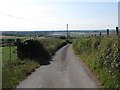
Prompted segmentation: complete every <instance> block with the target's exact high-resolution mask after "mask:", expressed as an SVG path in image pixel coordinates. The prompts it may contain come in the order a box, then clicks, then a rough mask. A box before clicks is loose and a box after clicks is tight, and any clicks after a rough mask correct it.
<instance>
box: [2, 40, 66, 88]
mask: <svg viewBox="0 0 120 90" xmlns="http://www.w3.org/2000/svg"><path fill="white" fill-rule="evenodd" d="M39 41H40V42H41V43H42V44H43V45H44V47H45V49H46V50H47V52H49V54H50V55H53V54H54V53H55V51H56V50H58V49H59V48H60V47H62V46H64V45H66V43H65V40H61V39H54V38H49V39H47V38H46V39H41V40H39ZM1 48H2V88H14V87H15V86H16V85H17V84H18V83H19V82H20V81H21V80H23V79H25V78H26V77H27V76H28V75H29V74H31V72H33V71H35V68H37V67H39V66H40V63H38V62H37V61H36V60H34V59H32V60H31V59H29V58H25V59H24V60H21V59H20V58H18V57H17V47H16V46H12V48H11V60H10V47H9V46H5V47H1ZM40 53H42V51H40ZM43 57H45V56H43Z"/></svg>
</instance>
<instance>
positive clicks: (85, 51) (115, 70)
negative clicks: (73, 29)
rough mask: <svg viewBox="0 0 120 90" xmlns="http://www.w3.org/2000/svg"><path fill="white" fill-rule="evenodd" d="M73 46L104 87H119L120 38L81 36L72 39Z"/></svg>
mask: <svg viewBox="0 0 120 90" xmlns="http://www.w3.org/2000/svg"><path fill="white" fill-rule="evenodd" d="M73 48H74V50H75V52H76V54H78V55H79V56H80V57H81V58H82V59H83V61H84V62H85V63H86V64H87V65H88V66H89V67H90V68H91V69H92V70H93V71H94V73H96V75H97V78H98V79H99V80H100V82H101V85H102V86H104V87H105V88H114V89H118V88H120V38H119V36H109V37H81V38H76V39H75V40H74V41H73Z"/></svg>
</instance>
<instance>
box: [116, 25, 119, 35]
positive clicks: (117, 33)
mask: <svg viewBox="0 0 120 90" xmlns="http://www.w3.org/2000/svg"><path fill="white" fill-rule="evenodd" d="M116 35H119V29H118V27H116Z"/></svg>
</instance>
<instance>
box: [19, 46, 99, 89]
mask: <svg viewBox="0 0 120 90" xmlns="http://www.w3.org/2000/svg"><path fill="white" fill-rule="evenodd" d="M92 77H93V76H92V75H91V74H89V72H88V70H86V68H85V66H84V65H83V63H82V62H81V61H80V60H79V61H78V59H77V57H76V56H75V55H74V53H73V51H72V45H66V46H65V47H63V48H62V49H60V50H59V51H57V52H56V54H55V56H54V57H53V61H51V64H49V65H45V66H41V67H40V68H38V69H36V71H35V72H34V73H32V74H31V75H30V76H28V78H27V79H25V80H23V81H22V82H21V83H20V84H19V85H18V86H17V88H97V83H96V81H95V80H94V79H93V78H92Z"/></svg>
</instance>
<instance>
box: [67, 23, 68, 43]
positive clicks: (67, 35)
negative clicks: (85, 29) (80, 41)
mask: <svg viewBox="0 0 120 90" xmlns="http://www.w3.org/2000/svg"><path fill="white" fill-rule="evenodd" d="M67 41H68V24H67Z"/></svg>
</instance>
